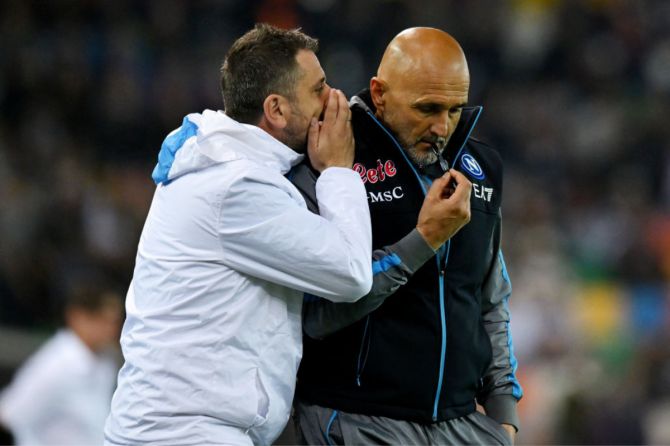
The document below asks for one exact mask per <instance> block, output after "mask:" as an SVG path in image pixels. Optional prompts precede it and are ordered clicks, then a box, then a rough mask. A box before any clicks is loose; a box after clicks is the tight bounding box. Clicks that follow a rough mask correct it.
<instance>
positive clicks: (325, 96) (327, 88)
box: [321, 84, 331, 107]
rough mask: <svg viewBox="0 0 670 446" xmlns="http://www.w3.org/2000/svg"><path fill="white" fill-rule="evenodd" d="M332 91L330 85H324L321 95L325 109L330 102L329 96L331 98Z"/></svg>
mask: <svg viewBox="0 0 670 446" xmlns="http://www.w3.org/2000/svg"><path fill="white" fill-rule="evenodd" d="M330 90H331V88H330V85H328V84H324V85H323V92H322V93H321V99H322V100H323V105H324V107H325V105H326V103H327V102H328V96H330Z"/></svg>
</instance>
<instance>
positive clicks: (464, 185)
mask: <svg viewBox="0 0 670 446" xmlns="http://www.w3.org/2000/svg"><path fill="white" fill-rule="evenodd" d="M451 172H452V175H453V177H454V180H456V189H455V190H454V193H453V194H452V195H451V197H449V199H450V200H453V201H459V200H468V201H469V200H470V191H471V190H472V183H471V182H470V180H468V179H467V178H466V176H465V175H463V174H462V173H460V172H459V171H457V170H454V169H451Z"/></svg>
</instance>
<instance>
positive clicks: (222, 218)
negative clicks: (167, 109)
mask: <svg viewBox="0 0 670 446" xmlns="http://www.w3.org/2000/svg"><path fill="white" fill-rule="evenodd" d="M302 157H303V155H299V154H297V153H296V152H294V151H293V150H291V149H290V148H288V147H287V146H285V145H284V144H282V143H280V142H279V141H277V140H276V139H274V138H273V137H272V136H270V135H269V134H267V133H266V132H264V131H263V130H262V129H260V128H258V127H256V126H252V125H246V124H240V123H238V122H236V121H234V120H233V119H231V118H229V117H227V116H226V115H225V114H224V113H222V112H215V111H211V110H206V111H205V112H203V113H202V114H191V115H188V116H187V117H186V118H184V122H183V124H182V126H181V127H180V128H178V129H176V130H175V131H173V132H172V133H171V134H170V135H168V137H167V138H166V140H165V142H164V143H163V146H162V148H161V153H160V154H159V164H158V166H156V169H155V170H154V175H153V176H154V180H155V181H156V182H157V183H159V184H158V187H157V189H156V193H155V195H154V199H153V202H152V204H151V209H150V211H149V215H148V217H147V220H146V223H145V226H144V230H143V232H142V236H141V239H140V242H139V247H138V252H137V259H136V266H135V272H134V276H133V280H132V282H131V284H130V288H129V290H128V295H127V298H126V311H127V318H126V322H125V324H124V327H123V333H122V335H121V344H122V347H123V353H124V357H125V364H124V366H123V368H122V369H121V371H120V372H119V378H118V388H117V390H116V392H115V394H114V398H113V401H112V410H111V414H110V416H109V418H108V420H107V424H106V427H105V439H106V442H107V443H108V444H138V443H151V444H157V445H160V444H171V445H173V444H180V445H190V444H198V445H202V444H222V443H226V444H249V443H250V440H251V441H253V442H254V443H256V444H270V443H272V441H273V440H274V439H276V437H277V436H278V435H279V434H280V433H281V431H282V429H283V427H284V425H285V424H286V422H287V421H288V417H289V412H290V407H291V402H292V398H293V392H294V387H295V376H296V372H297V367H298V364H299V362H300V358H301V355H302V336H301V308H302V299H303V293H305V292H306V293H310V294H315V295H318V296H322V297H325V298H327V299H330V300H333V301H354V300H356V299H358V298H359V297H361V296H363V295H364V294H366V293H367V292H368V291H369V289H370V287H371V284H372V268H371V260H370V253H371V252H372V251H371V250H372V248H371V231H370V215H369V210H368V205H367V201H366V196H365V190H364V187H363V184H362V182H361V180H360V177H359V176H358V174H356V173H355V172H354V171H352V170H350V169H345V168H329V169H326V170H325V171H324V172H323V173H322V175H321V176H320V178H319V180H318V182H317V186H316V187H317V197H318V201H319V207H320V212H321V215H320V216H319V215H315V214H312V213H311V212H309V211H308V210H307V208H306V206H305V202H304V200H303V198H302V196H301V195H300V193H299V192H298V190H297V189H296V188H295V187H294V186H293V185H292V184H291V183H290V182H289V181H288V180H287V179H286V178H285V177H284V174H286V173H287V172H288V171H289V169H290V168H291V167H292V166H293V165H295V164H297V163H298V162H299V161H300V160H301V159H302Z"/></svg>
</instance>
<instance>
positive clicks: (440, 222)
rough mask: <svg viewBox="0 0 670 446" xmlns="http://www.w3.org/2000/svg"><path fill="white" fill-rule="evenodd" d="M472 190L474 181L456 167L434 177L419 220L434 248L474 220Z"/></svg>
mask: <svg viewBox="0 0 670 446" xmlns="http://www.w3.org/2000/svg"><path fill="white" fill-rule="evenodd" d="M471 190H472V183H471V182H470V181H469V180H468V179H467V178H466V177H465V175H463V174H462V173H460V172H459V171H457V170H454V169H450V170H449V171H448V172H446V173H445V174H444V175H443V176H442V177H440V178H438V179H436V180H435V181H433V185H432V186H431V188H430V189H429V190H428V193H427V194H426V198H425V199H424V200H423V205H422V206H421V211H420V212H419V219H418V221H417V224H416V228H417V230H418V231H419V233H420V234H421V236H422V237H423V238H424V240H426V242H427V243H428V244H429V245H430V246H431V247H432V248H433V249H435V250H437V249H438V248H439V247H440V246H442V245H443V244H444V243H445V242H446V241H447V240H449V239H450V238H451V237H453V236H454V234H456V233H457V232H458V231H459V229H461V228H462V227H463V226H465V225H466V224H467V223H468V222H469V221H470V192H471Z"/></svg>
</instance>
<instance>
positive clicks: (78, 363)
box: [0, 285, 122, 445]
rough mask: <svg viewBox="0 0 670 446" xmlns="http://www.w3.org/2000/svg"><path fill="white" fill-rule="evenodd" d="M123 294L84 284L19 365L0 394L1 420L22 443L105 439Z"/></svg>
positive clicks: (87, 442)
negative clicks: (60, 324)
mask: <svg viewBox="0 0 670 446" xmlns="http://www.w3.org/2000/svg"><path fill="white" fill-rule="evenodd" d="M121 317H122V306H121V299H120V296H119V295H117V294H115V293H114V292H113V291H111V290H109V289H106V288H101V287H99V286H94V285H86V286H79V287H77V288H76V289H75V290H73V292H72V293H71V295H70V296H69V299H68V301H67V303H66V306H65V311H64V319H65V327H64V328H63V329H61V330H59V331H58V332H57V333H56V334H55V335H54V336H53V337H52V338H51V339H49V340H48V341H47V342H46V343H45V344H44V345H43V346H42V347H40V349H39V350H38V351H37V352H36V353H34V354H33V355H32V356H31V357H30V358H29V359H28V360H27V361H26V362H25V364H24V365H23V366H22V367H21V368H20V369H19V370H18V371H17V373H16V375H15V376H14V379H13V381H12V382H11V384H10V385H9V386H8V387H7V388H5V389H4V391H3V393H2V395H1V396H0V423H1V424H2V425H3V426H4V427H6V428H7V429H8V430H9V431H11V433H12V434H13V435H14V438H15V440H16V443H17V444H19V445H22V444H25V445H49V444H54V445H56V444H58V445H66V444H68V445H95V444H102V442H103V434H102V429H103V427H104V424H105V419H106V417H107V414H108V412H109V404H110V401H111V397H112V391H113V390H114V385H115V383H116V372H117V370H118V359H119V354H118V352H117V351H116V350H117V345H118V338H119V334H120V332H119V330H120V326H121Z"/></svg>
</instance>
